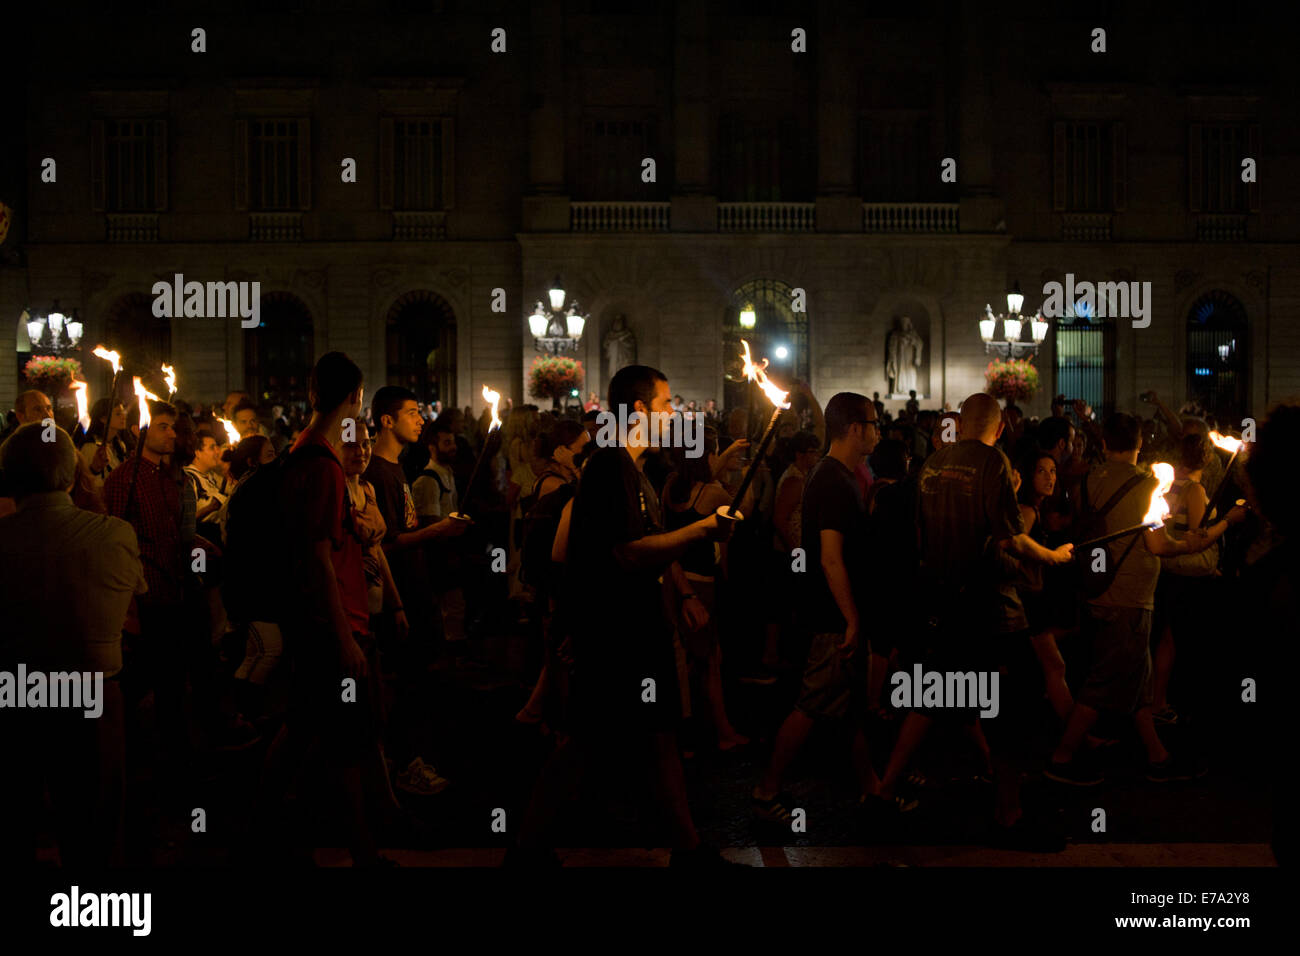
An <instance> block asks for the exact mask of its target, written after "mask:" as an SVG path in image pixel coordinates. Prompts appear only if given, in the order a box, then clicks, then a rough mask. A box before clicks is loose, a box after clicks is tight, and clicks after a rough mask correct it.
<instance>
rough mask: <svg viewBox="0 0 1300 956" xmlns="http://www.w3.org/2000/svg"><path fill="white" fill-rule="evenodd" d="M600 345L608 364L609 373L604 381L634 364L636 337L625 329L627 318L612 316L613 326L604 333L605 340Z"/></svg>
mask: <svg viewBox="0 0 1300 956" xmlns="http://www.w3.org/2000/svg"><path fill="white" fill-rule="evenodd" d="M600 344H601V347H602V348H603V349H604V350H605V358H606V360H607V361H608V362H609V373H608V375H606V379H608V378H611V377H612V376H613V375H614V373H615V372H617V371H618V370H619V369H621V368H623V367H624V366H627V365H635V364H636V336H635V335H633V334H632V330H631V329H629V328H628V327H627V318H626V317H625V316H623V315H616V316H614V324H613V326H611V327H610V330H609V331H608V332H606V333H605V338H604V339H603V340H602V341H601V343H600Z"/></svg>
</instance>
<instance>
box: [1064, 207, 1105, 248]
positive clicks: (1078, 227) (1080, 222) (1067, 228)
mask: <svg viewBox="0 0 1300 956" xmlns="http://www.w3.org/2000/svg"><path fill="white" fill-rule="evenodd" d="M1113 218H1114V217H1113V216H1112V215H1111V214H1110V213H1108V212H1067V213H1065V214H1064V215H1063V216H1062V217H1061V238H1062V239H1069V240H1074V241H1077V242H1096V241H1104V240H1108V239H1110V227H1111V221H1112V219H1113Z"/></svg>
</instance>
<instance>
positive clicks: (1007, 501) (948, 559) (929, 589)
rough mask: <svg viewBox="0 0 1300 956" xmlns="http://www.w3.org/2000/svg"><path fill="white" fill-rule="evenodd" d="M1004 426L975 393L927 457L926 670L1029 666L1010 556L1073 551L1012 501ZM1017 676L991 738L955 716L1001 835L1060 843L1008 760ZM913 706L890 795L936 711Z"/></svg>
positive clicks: (892, 768) (884, 784) (1004, 694)
mask: <svg viewBox="0 0 1300 956" xmlns="http://www.w3.org/2000/svg"><path fill="white" fill-rule="evenodd" d="M1004 425H1005V423H1004V421H1003V416H1002V409H1001V408H999V407H998V403H997V400H996V399H995V398H993V396H991V395H987V394H985V393H983V392H977V393H976V394H974V395H971V396H970V397H969V398H967V399H966V401H964V402H962V405H961V418H960V425H959V426H958V432H957V441H956V442H955V443H953V444H945V445H943V446H942V447H941V448H939V449H938V450H937V451H935V453H934V454H933V455H931V456H930V457H929V458H928V459H927V460H926V462H925V464H924V466H923V467H922V469H921V474H920V477H919V484H918V496H919V515H918V517H919V519H920V520H919V524H920V532H921V580H922V590H923V592H924V593H927V594H932V595H934V596H935V601H934V603H933V608H934V610H933V611H932V613H931V616H930V620H929V621H928V623H927V625H926V627H925V628H924V629H923V633H922V634H921V638H922V642H921V643H922V644H923V645H924V647H925V651H924V652H923V653H924V657H925V661H924V664H925V668H926V670H929V671H938V672H940V673H943V674H945V675H947V674H952V673H971V672H975V673H980V672H987V673H988V674H989V675H990V677H989V680H990V682H992V679H993V678H992V675H993V674H994V672H1000V668H1001V666H1002V665H1003V664H1011V665H1017V664H1019V663H1020V660H1021V659H1022V658H1023V659H1025V660H1026V665H1025V666H1026V667H1032V666H1035V665H1034V662H1033V660H1032V650H1031V648H1030V644H1029V626H1028V622H1027V621H1026V619H1025V611H1024V607H1023V605H1022V604H1021V603H1020V598H1019V596H1018V595H1017V594H1016V589H1015V586H1014V584H1013V583H1012V575H1013V572H1014V567H1013V566H1011V563H1010V560H1009V554H1015V555H1017V556H1019V557H1020V558H1023V559H1025V560H1034V561H1040V562H1042V563H1044V564H1065V563H1067V562H1069V561H1070V559H1071V553H1072V549H1073V546H1072V545H1068V544H1066V545H1062V546H1061V547H1060V548H1057V549H1056V550H1055V551H1049V550H1047V549H1046V548H1044V547H1043V546H1042V545H1040V544H1038V543H1037V542H1035V541H1034V540H1033V539H1031V538H1030V537H1029V535H1028V534H1026V533H1025V532H1024V525H1023V524H1022V522H1021V518H1020V508H1019V506H1018V505H1017V503H1016V487H1017V485H1018V481H1017V480H1016V479H1015V478H1014V477H1013V476H1014V472H1013V471H1012V468H1011V464H1010V462H1008V461H1007V456H1006V455H1004V454H1003V453H1002V452H1001V450H999V449H998V448H997V440H998V438H999V436H1001V434H1002V430H1003V428H1004ZM1026 653H1027V655H1028V656H1027V657H1026ZM1016 677H1017V672H1016V669H1015V667H1014V666H1013V667H1011V668H1009V670H1008V676H1007V679H1006V680H1005V682H1002V683H1000V684H999V685H994V686H1000V687H1001V688H1002V690H1001V692H1000V695H999V696H1000V701H999V706H998V708H997V710H996V713H995V714H993V715H990V719H988V720H986V721H985V722H984V723H986V724H988V725H989V730H990V735H991V736H992V738H993V739H992V740H991V741H990V742H988V743H986V742H985V738H984V734H983V732H982V731H981V729H980V726H981V723H980V722H978V721H976V720H974V717H975V712H974V711H973V710H972V709H969V708H967V709H965V710H955V709H954V710H952V711H951V712H950V713H951V716H953V717H956V718H958V719H960V720H961V721H962V723H963V724H964V725H965V726H966V728H967V730H968V732H969V733H970V735H971V737H972V739H973V740H974V741H975V743H976V745H977V746H979V747H980V748H981V750H982V751H983V752H984V753H985V754H986V756H987V759H988V761H989V763H990V766H989V768H988V769H990V770H992V772H993V776H994V778H995V782H996V783H997V786H998V799H997V803H996V807H995V810H994V815H995V823H996V827H995V831H994V832H995V834H996V836H995V842H997V843H998V844H1001V845H1005V846H1008V847H1011V848H1018V849H1032V850H1040V851H1043V850H1060V849H1062V848H1063V847H1064V839H1063V837H1062V836H1061V835H1060V834H1059V833H1044V832H1042V831H1040V830H1036V829H1035V828H1033V827H1031V825H1030V823H1029V822H1028V821H1026V820H1025V819H1024V818H1023V815H1022V811H1021V808H1020V788H1019V775H1018V772H1017V770H1016V768H1015V767H1014V766H1012V765H1011V764H1010V762H1009V761H1008V759H1007V758H1008V745H1009V744H1013V743H1017V742H1019V739H1020V736H1021V735H1020V734H1019V733H1018V729H1017V726H1016V724H1017V722H1018V715H1017V714H1016V710H1017V709H1018V708H1016V707H1015V706H1014V704H1013V702H1012V695H1013V694H1014V693H1015V684H1016ZM945 679H946V678H945ZM915 704H916V702H915V700H914V701H913V709H912V710H911V712H909V713H908V715H907V717H906V719H905V720H904V721H903V727H902V730H901V731H900V733H899V737H898V742H897V744H896V745H895V747H894V752H893V753H892V754H891V755H890V758H889V765H888V766H887V767H886V768H885V775H884V777H883V779H882V780H881V795H882V796H883V797H885V798H886V799H891V798H892V797H893V792H894V788H895V787H896V786H897V784H898V782H899V780H900V779H901V778H902V777H903V775H904V773H905V771H906V769H907V762H908V760H909V758H910V757H911V755H912V753H913V752H914V751H915V749H916V747H917V746H918V745H919V744H920V742H921V740H922V739H923V738H924V737H925V734H926V731H927V730H928V729H929V727H930V724H931V723H932V722H933V721H934V719H935V717H934V716H932V715H933V714H934V713H935V712H934V711H933V710H930V709H929V708H920V709H917V708H916V706H915Z"/></svg>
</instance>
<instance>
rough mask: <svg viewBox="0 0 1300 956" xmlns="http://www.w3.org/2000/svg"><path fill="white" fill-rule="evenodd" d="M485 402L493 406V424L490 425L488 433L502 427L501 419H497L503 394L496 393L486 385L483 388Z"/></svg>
mask: <svg viewBox="0 0 1300 956" xmlns="http://www.w3.org/2000/svg"><path fill="white" fill-rule="evenodd" d="M483 401H485V402H487V403H488V404H489V405H491V406H492V422H491V424H489V425H488V431H489V432H490V431H492V429H494V428H500V427H501V419H499V418H497V405H498V404H499V403H500V402H501V393H500V392H494V391H492V389H490V388H488V387H487V386H486V385H484V386H483Z"/></svg>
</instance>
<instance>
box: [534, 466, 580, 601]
mask: <svg viewBox="0 0 1300 956" xmlns="http://www.w3.org/2000/svg"><path fill="white" fill-rule="evenodd" d="M547 474H553V472H548V473H547ZM537 484H538V485H540V484H541V479H540V478H539V479H538V481H537ZM577 490H578V486H577V484H576V483H575V482H566V483H565V484H563V485H560V487H558V488H556V489H555V490H554V491H549V492H547V493H546V494H545V495H543V496H542V497H540V498H538V497H536V493H535V492H534V494H533V495H530V496H529V499H530V501H529V505H530V507H528V508H527V509H525V511H524V519H523V521H522V534H523V544H522V545H521V547H520V559H519V579H520V580H521V581H523V583H524V584H527V585H528V586H529V587H535V588H544V587H546V586H547V585H548V584H549V583H552V582H551V575H552V568H551V546H552V545H553V544H554V543H555V532H556V531H558V530H559V527H560V515H561V514H562V513H563V512H564V506H565V505H567V504H568V503H569V502H570V501H572V500H573V496H574V495H575V494H576V493H577Z"/></svg>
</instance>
